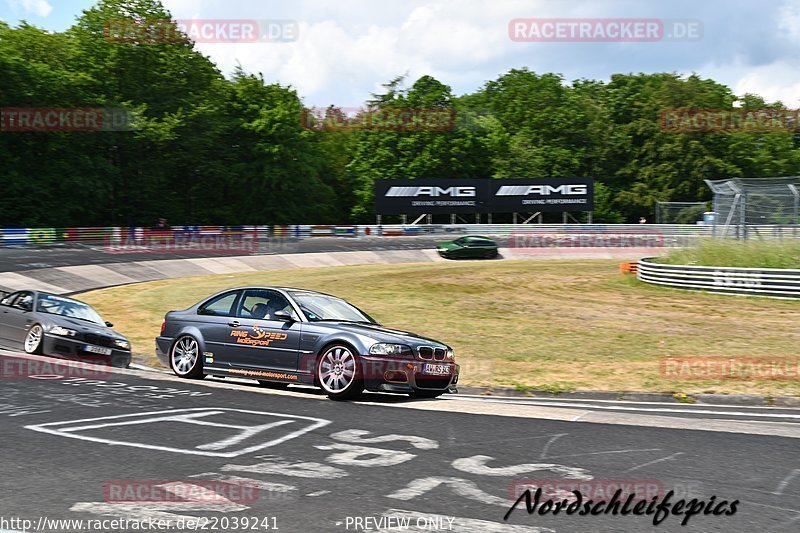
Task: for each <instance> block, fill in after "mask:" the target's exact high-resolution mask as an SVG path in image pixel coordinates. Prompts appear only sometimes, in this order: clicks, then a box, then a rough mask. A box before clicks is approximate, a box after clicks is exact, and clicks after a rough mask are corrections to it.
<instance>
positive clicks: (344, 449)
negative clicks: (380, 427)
mask: <svg viewBox="0 0 800 533" xmlns="http://www.w3.org/2000/svg"><path fill="white" fill-rule="evenodd" d="M314 447H315V448H317V449H318V450H339V452H337V453H333V454H331V455H329V456H328V457H326V458H325V460H326V461H328V462H329V463H333V464H337V465H343V466H366V467H371V466H394V465H399V464H400V463H405V462H406V461H410V460H411V459H413V458H414V457H416V455H414V454H413V453H408V452H401V451H397V450H384V449H382V448H371V447H368V446H356V445H355V444H344V443H334V444H326V445H318V446H314ZM361 457H368V459H360V458H361Z"/></svg>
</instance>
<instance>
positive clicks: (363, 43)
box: [0, 0, 800, 107]
mask: <svg viewBox="0 0 800 533" xmlns="http://www.w3.org/2000/svg"><path fill="white" fill-rule="evenodd" d="M94 3H95V2H94V0H0V19H2V20H5V21H6V22H8V23H9V24H12V25H14V24H16V23H17V22H19V21H20V20H27V21H28V22H29V23H31V24H35V25H37V26H39V27H43V28H46V29H48V30H54V31H58V30H63V29H65V28H67V27H68V26H70V25H71V24H72V23H73V22H74V20H75V18H76V17H77V16H79V15H80V12H81V11H82V10H83V9H86V8H88V7H91V6H92V5H93V4H94ZM164 4H165V5H166V6H167V8H168V9H169V10H170V11H171V12H172V14H173V17H174V18H176V19H193V18H198V19H256V20H292V21H296V23H297V24H298V27H299V33H298V35H297V36H296V37H297V39H296V40H295V41H293V42H282V43H275V42H272V43H269V42H259V43H202V44H198V45H197V46H198V48H199V49H200V50H201V51H202V52H203V53H204V54H206V55H208V56H210V57H211V58H212V60H213V61H215V62H216V63H217V65H219V67H220V69H221V70H222V71H223V72H224V73H225V74H229V73H230V72H231V71H232V70H233V68H234V67H235V65H237V64H241V65H242V66H243V67H244V68H245V69H246V70H248V71H251V72H261V73H263V74H264V77H265V78H266V79H267V80H268V81H278V82H280V83H282V84H286V85H289V84H290V85H292V86H293V87H295V88H296V89H297V90H298V92H299V94H300V95H301V96H302V97H303V99H304V101H305V103H306V104H307V105H310V106H326V105H328V104H336V105H339V106H343V107H347V106H358V105H360V104H362V103H363V102H364V100H366V99H367V98H369V95H370V93H371V92H375V91H379V90H380V85H381V83H385V82H386V81H388V80H389V79H391V78H393V77H395V76H397V75H399V74H404V73H408V74H409V78H410V79H411V80H414V79H416V78H418V77H419V76H421V75H424V74H430V75H432V76H434V77H436V78H437V79H438V80H440V81H442V82H443V83H446V84H448V85H450V86H451V87H452V88H453V90H454V91H455V92H456V94H463V93H467V92H472V91H474V90H475V89H477V88H479V87H480V86H481V85H483V84H484V83H485V82H486V81H487V80H491V79H495V78H496V77H497V76H498V75H500V74H502V73H504V72H506V71H508V70H509V69H511V68H515V67H523V66H526V67H528V68H530V69H531V70H534V71H536V72H558V73H561V74H563V75H564V77H565V78H566V79H567V80H569V81H571V80H574V79H578V78H592V79H603V80H605V79H608V77H609V76H610V75H611V74H613V73H618V72H664V71H668V72H679V73H683V74H689V73H692V72H695V73H698V74H700V75H701V76H704V77H709V78H713V79H714V80H716V81H719V82H722V83H725V84H726V85H728V86H730V87H732V88H733V89H734V91H735V92H736V93H737V94H743V93H745V92H756V93H758V94H761V95H763V96H765V97H766V98H768V99H769V100H778V99H780V100H782V101H783V102H784V103H785V104H786V105H788V106H791V107H800V1H799V0H793V1H792V0H752V1H743V0H659V1H655V0H549V1H544V0H524V1H523V0H327V1H323V0H291V1H287V0H164ZM518 18H531V19H533V18H535V19H543V18H559V19H597V18H602V19H607V18H625V19H631V18H641V19H668V20H675V19H680V20H686V19H690V20H691V21H694V22H696V23H697V22H699V23H700V24H702V38H700V39H696V40H689V41H669V40H665V41H662V42H603V43H600V42H537V43H531V42H514V41H513V40H512V39H511V38H510V37H509V33H508V25H509V21H511V20H512V19H518Z"/></svg>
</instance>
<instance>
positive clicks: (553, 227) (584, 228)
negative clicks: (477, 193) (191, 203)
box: [0, 224, 711, 247]
mask: <svg viewBox="0 0 800 533" xmlns="http://www.w3.org/2000/svg"><path fill="white" fill-rule="evenodd" d="M467 233H477V234H483V235H494V236H509V237H513V236H515V235H542V236H547V237H546V240H547V242H546V243H545V242H544V241H543V242H542V244H543V245H544V244H548V245H550V246H554V245H556V246H557V245H559V238H562V239H564V240H565V241H564V242H567V244H566V245H567V246H573V245H574V242H578V241H577V240H579V239H580V237H581V236H600V235H610V236H612V237H615V236H616V237H618V236H620V235H636V236H649V237H651V240H652V239H656V240H658V241H659V244H658V246H684V245H686V243H687V240H689V241H690V240H691V239H693V238H696V237H707V236H710V235H711V228H710V227H709V226H692V225H677V224H675V225H655V224H648V225H641V224H419V225H411V224H405V225H404V224H385V225H381V226H377V225H359V226H335V225H284V226H277V225H273V226H253V225H246V226H172V227H170V228H147V227H100V228H82V227H75V228H0V246H25V245H45V244H55V243H60V242H73V243H82V244H94V245H97V244H102V245H107V246H110V247H120V246H121V247H126V246H147V245H151V244H157V245H159V246H169V245H174V246H185V245H189V244H191V243H192V242H195V241H203V240H210V239H218V240H227V241H236V242H237V243H239V244H240V245H242V246H247V245H252V244H253V243H254V242H256V241H260V242H264V241H267V240H270V239H278V240H299V239H307V238H313V237H344V238H347V237H349V238H353V237H399V236H404V237H413V236H419V235H446V236H450V235H458V234H467ZM586 242H587V243H588V242H589V241H586ZM592 242H594V244H589V246H606V245H608V243H607V242H605V241H601V240H596V241H592ZM612 246H613V245H612Z"/></svg>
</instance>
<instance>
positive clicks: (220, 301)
mask: <svg viewBox="0 0 800 533" xmlns="http://www.w3.org/2000/svg"><path fill="white" fill-rule="evenodd" d="M238 295H239V291H233V292H226V293H225V294H220V295H219V296H217V297H216V298H214V299H212V300H209V301H207V302H206V303H204V304H203V305H201V306H200V309H198V310H197V314H198V315H210V316H234V315H235V314H236V313H235V311H234V309H233V304H235V303H236V297H237V296H238Z"/></svg>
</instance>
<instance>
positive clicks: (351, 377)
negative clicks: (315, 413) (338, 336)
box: [314, 344, 364, 400]
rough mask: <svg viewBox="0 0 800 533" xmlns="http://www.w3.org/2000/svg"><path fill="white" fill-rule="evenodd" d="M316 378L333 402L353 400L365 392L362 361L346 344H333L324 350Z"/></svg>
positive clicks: (318, 361)
mask: <svg viewBox="0 0 800 533" xmlns="http://www.w3.org/2000/svg"><path fill="white" fill-rule="evenodd" d="M314 378H315V379H316V381H317V383H319V386H320V387H322V390H323V391H325V394H327V395H328V398H330V399H331V400H352V399H354V398H358V397H359V396H360V395H361V393H362V392H363V391H364V379H363V376H362V375H361V361H360V360H359V358H358V354H356V352H355V350H353V349H352V348H351V347H350V346H348V345H346V344H331V345H329V346H326V347H325V349H324V350H322V353H321V354H320V356H319V358H318V359H317V369H316V371H315V372H314Z"/></svg>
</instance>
